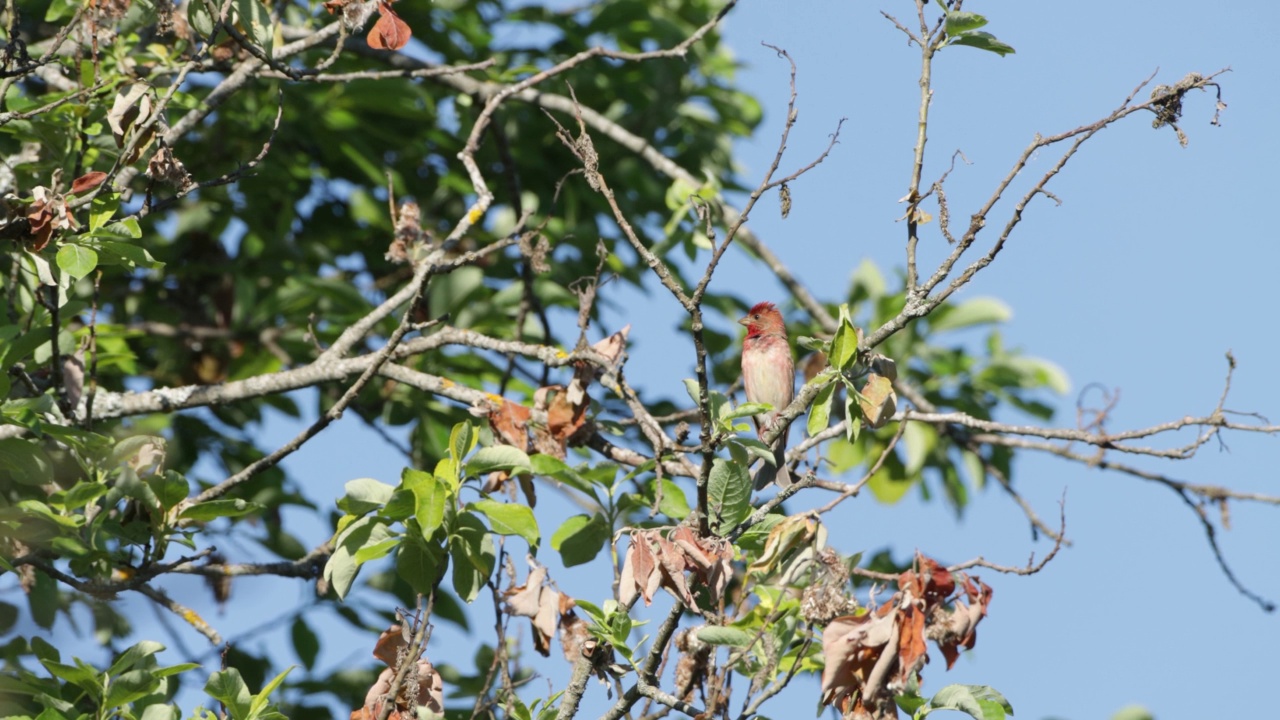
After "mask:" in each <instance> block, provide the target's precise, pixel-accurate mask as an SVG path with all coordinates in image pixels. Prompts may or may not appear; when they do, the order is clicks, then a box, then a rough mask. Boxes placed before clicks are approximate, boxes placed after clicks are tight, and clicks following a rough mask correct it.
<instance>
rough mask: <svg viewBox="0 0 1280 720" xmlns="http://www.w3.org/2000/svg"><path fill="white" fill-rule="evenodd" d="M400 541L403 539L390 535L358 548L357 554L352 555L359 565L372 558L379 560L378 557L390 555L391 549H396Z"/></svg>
mask: <svg viewBox="0 0 1280 720" xmlns="http://www.w3.org/2000/svg"><path fill="white" fill-rule="evenodd" d="M400 542H401V539H400V538H399V537H390V538H386V539H384V540H380V541H378V542H376V543H369V544H367V545H364V546H363V547H361V548H360V549H359V550H356V554H355V555H353V556H352V557H353V558H354V559H355V561H356V564H357V565H363V564H365V563H367V562H370V561H372V560H377V559H378V558H383V557H386V556H387V555H390V554H391V551H392V550H394V549H395V548H396V546H397V545H399V544H400Z"/></svg>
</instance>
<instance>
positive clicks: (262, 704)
mask: <svg viewBox="0 0 1280 720" xmlns="http://www.w3.org/2000/svg"><path fill="white" fill-rule="evenodd" d="M294 667H296V666H295V665H290V666H289V667H287V668H285V669H284V671H283V672H281V673H280V674H279V675H276V676H275V677H273V678H271V681H270V682H268V683H267V684H266V685H264V686H263V688H262V692H260V693H258V694H257V695H254V696H253V702H252V703H251V704H250V705H249V717H250V718H255V717H257V716H258V715H260V714H261V713H262V711H263V710H265V709H266V708H267V703H268V702H270V700H271V693H273V692H275V691H276V688H278V687H280V683H282V682H284V679H285V677H286V676H288V674H289V673H290V672H292V671H293V668H294Z"/></svg>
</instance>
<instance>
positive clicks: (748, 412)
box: [717, 402, 773, 423]
mask: <svg viewBox="0 0 1280 720" xmlns="http://www.w3.org/2000/svg"><path fill="white" fill-rule="evenodd" d="M770 410H773V406H772V405H770V404H769V403H760V402H748V403H742V404H741V405H739V406H737V407H735V408H733V409H731V410H729V411H728V412H726V413H725V414H724V415H723V416H721V417H719V418H717V420H718V421H719V422H722V423H724V422H732V421H733V420H737V419H738V418H744V417H752V416H754V415H763V414H764V413H767V412H769V411H770Z"/></svg>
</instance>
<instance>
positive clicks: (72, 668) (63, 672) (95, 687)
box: [40, 659, 102, 701]
mask: <svg viewBox="0 0 1280 720" xmlns="http://www.w3.org/2000/svg"><path fill="white" fill-rule="evenodd" d="M40 662H41V664H42V665H44V667H45V669H46V670H48V671H49V674H50V675H52V676H54V677H56V678H58V679H59V680H65V681H66V682H69V683H71V684H72V685H75V686H76V687H79V688H80V689H82V690H84V691H85V692H87V693H89V696H90V697H92V698H93V699H94V700H95V701H96V700H98V699H99V698H101V697H102V681H101V680H99V677H100V675H99V674H98V673H97V672H95V671H94V669H93V668H92V667H89V666H88V665H66V664H63V663H60V662H55V661H53V660H43V659H42V660H41V661H40Z"/></svg>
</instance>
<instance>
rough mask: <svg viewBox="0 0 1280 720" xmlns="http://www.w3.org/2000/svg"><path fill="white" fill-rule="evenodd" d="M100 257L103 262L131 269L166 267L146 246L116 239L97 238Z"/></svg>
mask: <svg viewBox="0 0 1280 720" xmlns="http://www.w3.org/2000/svg"><path fill="white" fill-rule="evenodd" d="M96 243H97V246H98V253H99V255H101V257H100V258H99V260H100V262H102V263H103V264H106V263H112V264H118V265H124V266H125V267H127V268H129V269H136V268H146V269H148V270H156V269H159V268H162V267H164V263H162V262H160V261H159V260H156V259H155V258H154V257H152V256H151V253H150V252H148V251H147V249H146V248H143V247H139V246H137V245H133V244H130V243H127V242H118V241H115V240H97V241H96Z"/></svg>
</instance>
